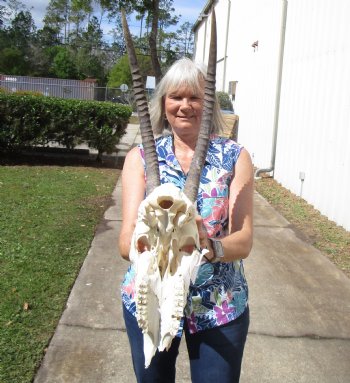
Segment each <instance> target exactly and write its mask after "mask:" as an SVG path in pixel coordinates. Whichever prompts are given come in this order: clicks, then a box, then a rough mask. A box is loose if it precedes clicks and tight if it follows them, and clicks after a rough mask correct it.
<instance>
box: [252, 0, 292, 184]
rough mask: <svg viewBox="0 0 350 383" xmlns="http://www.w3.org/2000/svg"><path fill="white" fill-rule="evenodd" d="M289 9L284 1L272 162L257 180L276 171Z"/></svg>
mask: <svg viewBox="0 0 350 383" xmlns="http://www.w3.org/2000/svg"><path fill="white" fill-rule="evenodd" d="M287 8H288V0H282V20H281V32H280V46H279V53H278V72H277V82H276V95H275V110H274V118H273V133H272V149H271V162H270V166H269V167H268V168H260V169H257V170H256V172H255V178H259V175H260V174H261V173H269V172H272V171H273V170H274V169H275V159H276V146H277V134H278V117H279V109H280V99H281V86H282V70H283V57H284V42H285V36H286V24H287Z"/></svg>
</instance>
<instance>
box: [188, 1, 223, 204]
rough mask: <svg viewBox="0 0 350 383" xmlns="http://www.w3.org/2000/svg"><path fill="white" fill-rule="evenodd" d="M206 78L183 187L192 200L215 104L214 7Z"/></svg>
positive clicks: (205, 149)
mask: <svg viewBox="0 0 350 383" xmlns="http://www.w3.org/2000/svg"><path fill="white" fill-rule="evenodd" d="M210 34H211V36H210V47H209V59H208V69H207V78H206V81H205V88H204V106H203V116H202V124H201V129H200V132H199V137H198V141H197V145H196V149H195V152H194V154H193V158H192V162H191V166H190V170H189V174H188V178H187V180H186V184H185V187H184V193H185V194H186V196H187V197H188V198H189V199H190V200H191V201H192V202H195V201H196V199H197V194H198V188H199V183H200V177H201V174H202V169H203V166H204V162H205V158H206V156H207V151H208V147H209V139H210V134H211V130H212V120H213V111H214V104H215V77H216V55H217V53H216V51H217V43H216V16H215V10H214V7H213V9H212V16H211V32H210Z"/></svg>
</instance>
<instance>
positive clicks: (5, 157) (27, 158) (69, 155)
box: [0, 148, 125, 169]
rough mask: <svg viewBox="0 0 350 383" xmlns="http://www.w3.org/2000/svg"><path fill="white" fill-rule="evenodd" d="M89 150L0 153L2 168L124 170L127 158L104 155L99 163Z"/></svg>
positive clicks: (59, 149)
mask: <svg viewBox="0 0 350 383" xmlns="http://www.w3.org/2000/svg"><path fill="white" fill-rule="evenodd" d="M96 158H97V155H96V154H91V153H90V152H89V150H87V149H62V148H34V149H24V150H18V151H8V152H2V153H0V165H1V166H5V165H7V166H16V165H17V166H18V165H27V166H84V167H95V168H111V169H122V168H123V164H124V159H125V156H122V155H118V153H117V155H116V154H115V153H114V155H108V154H104V155H103V156H102V160H100V161H98V160H97V159H96Z"/></svg>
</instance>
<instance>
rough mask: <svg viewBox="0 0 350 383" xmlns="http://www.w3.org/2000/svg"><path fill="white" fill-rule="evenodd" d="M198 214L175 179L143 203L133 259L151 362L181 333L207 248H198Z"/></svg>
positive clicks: (147, 355)
mask: <svg viewBox="0 0 350 383" xmlns="http://www.w3.org/2000/svg"><path fill="white" fill-rule="evenodd" d="M195 217H196V208H195V206H194V205H193V204H192V202H191V201H190V200H189V199H188V198H187V197H186V195H185V194H184V193H183V192H182V191H181V190H180V189H178V188H177V187H176V186H175V185H173V184H163V185H160V186H158V187H156V188H155V189H154V190H153V192H152V193H151V194H150V195H148V196H147V198H146V199H145V200H144V201H143V202H142V203H141V205H140V207H139V211H138V219H137V224H136V227H135V230H134V234H133V237H132V242H131V251H130V260H131V262H133V263H134V266H135V272H136V273H135V274H136V280H135V302H136V318H137V322H138V325H139V327H140V328H141V329H142V332H143V339H144V354H145V366H146V367H148V366H149V364H150V362H151V360H152V357H153V356H154V354H155V352H156V350H157V348H158V349H159V351H164V350H165V349H166V350H168V349H169V347H170V345H171V342H172V340H173V338H174V336H176V334H177V332H178V329H179V325H180V320H181V318H182V317H183V310H184V308H185V305H186V300H187V294H188V289H189V285H190V282H191V281H194V280H195V278H196V275H197V271H198V268H199V266H200V263H201V260H202V255H203V254H205V252H206V251H207V250H204V251H202V252H201V251H200V250H199V237H198V229H197V225H196V221H195ZM146 248H147V250H145V249H146Z"/></svg>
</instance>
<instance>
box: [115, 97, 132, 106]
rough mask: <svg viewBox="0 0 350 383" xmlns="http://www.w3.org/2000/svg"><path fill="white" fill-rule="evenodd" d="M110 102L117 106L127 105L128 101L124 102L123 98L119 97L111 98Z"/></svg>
mask: <svg viewBox="0 0 350 383" xmlns="http://www.w3.org/2000/svg"><path fill="white" fill-rule="evenodd" d="M111 101H112V102H115V103H117V104H124V105H129V102H128V100H126V99H125V98H124V97H121V96H115V97H112V99H111Z"/></svg>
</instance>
